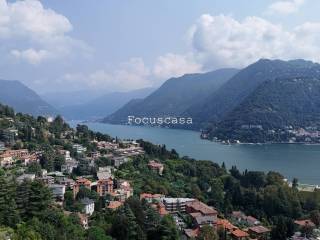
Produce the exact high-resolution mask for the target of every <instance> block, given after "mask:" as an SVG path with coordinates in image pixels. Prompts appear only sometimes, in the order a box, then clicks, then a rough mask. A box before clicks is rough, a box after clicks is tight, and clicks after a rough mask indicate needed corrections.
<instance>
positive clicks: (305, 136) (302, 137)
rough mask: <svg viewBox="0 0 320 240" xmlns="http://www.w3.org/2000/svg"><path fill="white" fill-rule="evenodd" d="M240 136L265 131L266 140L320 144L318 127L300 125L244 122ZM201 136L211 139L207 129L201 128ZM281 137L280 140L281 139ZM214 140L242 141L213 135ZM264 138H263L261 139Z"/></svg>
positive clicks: (235, 142) (224, 141) (239, 142)
mask: <svg viewBox="0 0 320 240" xmlns="http://www.w3.org/2000/svg"><path fill="white" fill-rule="evenodd" d="M236 132H238V134H239V137H243V136H245V135H246V134H247V133H249V132H252V133H254V132H259V133H261V132H263V134H264V135H265V136H266V139H269V140H263V141H264V142H271V143H272V142H275V137H276V139H277V140H276V142H279V143H290V144H294V143H305V144H320V130H319V128H318V127H312V126H307V127H299V128H295V127H293V126H285V127H283V128H279V129H264V128H263V126H262V125H259V124H243V125H241V126H240V129H238V130H236ZM200 137H201V138H202V139H210V134H209V132H208V131H207V130H201V134H200ZM279 139H280V140H279ZM212 140H213V141H216V142H221V143H222V144H241V143H242V142H241V141H240V140H238V139H227V140H220V139H219V138H217V137H213V139H212ZM261 140H262V139H261Z"/></svg>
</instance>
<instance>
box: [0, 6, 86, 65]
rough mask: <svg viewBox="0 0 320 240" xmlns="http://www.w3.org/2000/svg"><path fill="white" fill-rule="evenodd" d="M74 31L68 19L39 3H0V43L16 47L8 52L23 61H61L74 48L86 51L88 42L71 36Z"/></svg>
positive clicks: (37, 62) (33, 62)
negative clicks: (55, 59)
mask: <svg viewBox="0 0 320 240" xmlns="http://www.w3.org/2000/svg"><path fill="white" fill-rule="evenodd" d="M71 30H72V25H71V23H70V21H69V20H68V19H67V18H66V17H65V16H63V15H61V14H58V13H57V12H55V11H53V10H51V9H48V8H44V6H43V5H42V3H41V2H40V1H38V0H24V1H16V2H7V0H0V43H1V44H2V45H8V46H11V47H12V46H13V47H14V49H7V50H8V51H9V52H11V53H13V54H11V56H15V57H18V59H20V60H26V61H27V62H29V63H32V64H35V63H36V64H39V63H41V62H42V61H43V60H46V59H49V58H48V57H47V56H49V55H50V58H62V57H65V56H68V55H69V54H71V52H72V49H75V48H76V49H77V50H78V51H87V50H88V47H87V46H86V44H85V43H83V42H81V41H79V40H76V39H73V38H71V37H70V36H69V35H68V34H69V32H70V31H71ZM7 43H10V44H7ZM36 49H38V50H36Z"/></svg>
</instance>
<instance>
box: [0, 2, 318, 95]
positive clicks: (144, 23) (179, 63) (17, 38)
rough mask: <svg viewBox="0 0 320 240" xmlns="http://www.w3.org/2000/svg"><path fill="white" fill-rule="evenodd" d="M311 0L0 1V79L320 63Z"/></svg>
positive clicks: (131, 82)
mask: <svg viewBox="0 0 320 240" xmlns="http://www.w3.org/2000/svg"><path fill="white" fill-rule="evenodd" d="M317 9H320V1H318V0H259V1H252V0H237V1H234V0H224V1H216V0H193V1H192V0H187V1H186V0H159V1H158V0H157V1H156V0H154V1H150V0H122V1H119V0H107V1H103V0H99V1H98V0H97V1H88V0H68V1H63V0H44V1H41V2H39V1H37V0H25V1H6V0H0V54H1V55H2V59H0V67H1V69H2V71H1V74H0V77H1V78H4V79H18V80H21V81H23V82H24V83H26V84H27V85H28V86H30V87H31V88H33V89H35V90H37V91H39V92H48V91H73V90H81V89H100V90H101V89H103V90H105V91H115V90H117V91H126V90H131V89H137V88H142V87H149V86H158V85H160V84H161V83H162V82H163V81H164V80H166V79H167V78H170V77H176V76H180V75H182V74H185V73H190V72H203V71H209V70H213V69H217V68H221V67H239V68H241V67H244V66H246V65H247V64H250V63H252V62H254V61H255V60H257V59H259V58H261V57H265V58H282V59H292V58H306V59H310V60H314V61H319V60H320V59H319V56H320V54H319V50H320V46H318V44H317V43H318V42H319V40H320V19H319V17H318V13H317Z"/></svg>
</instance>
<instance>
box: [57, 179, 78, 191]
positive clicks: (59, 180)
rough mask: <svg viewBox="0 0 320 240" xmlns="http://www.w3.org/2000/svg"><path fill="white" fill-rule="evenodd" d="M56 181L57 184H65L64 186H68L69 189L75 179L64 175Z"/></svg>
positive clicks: (71, 187)
mask: <svg viewBox="0 0 320 240" xmlns="http://www.w3.org/2000/svg"><path fill="white" fill-rule="evenodd" d="M57 182H58V183H59V184H63V185H65V186H66V188H69V189H73V187H74V185H75V181H74V180H73V179H71V178H67V177H64V178H60V179H58V180H57Z"/></svg>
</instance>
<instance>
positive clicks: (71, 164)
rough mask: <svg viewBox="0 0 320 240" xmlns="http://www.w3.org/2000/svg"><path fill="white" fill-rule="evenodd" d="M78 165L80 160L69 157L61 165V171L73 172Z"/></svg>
mask: <svg viewBox="0 0 320 240" xmlns="http://www.w3.org/2000/svg"><path fill="white" fill-rule="evenodd" d="M77 167H78V161H76V160H75V159H72V158H71V159H69V160H66V161H65V163H64V164H63V165H62V166H61V171H62V172H63V173H67V174H71V173H72V172H73V169H76V168H77Z"/></svg>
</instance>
